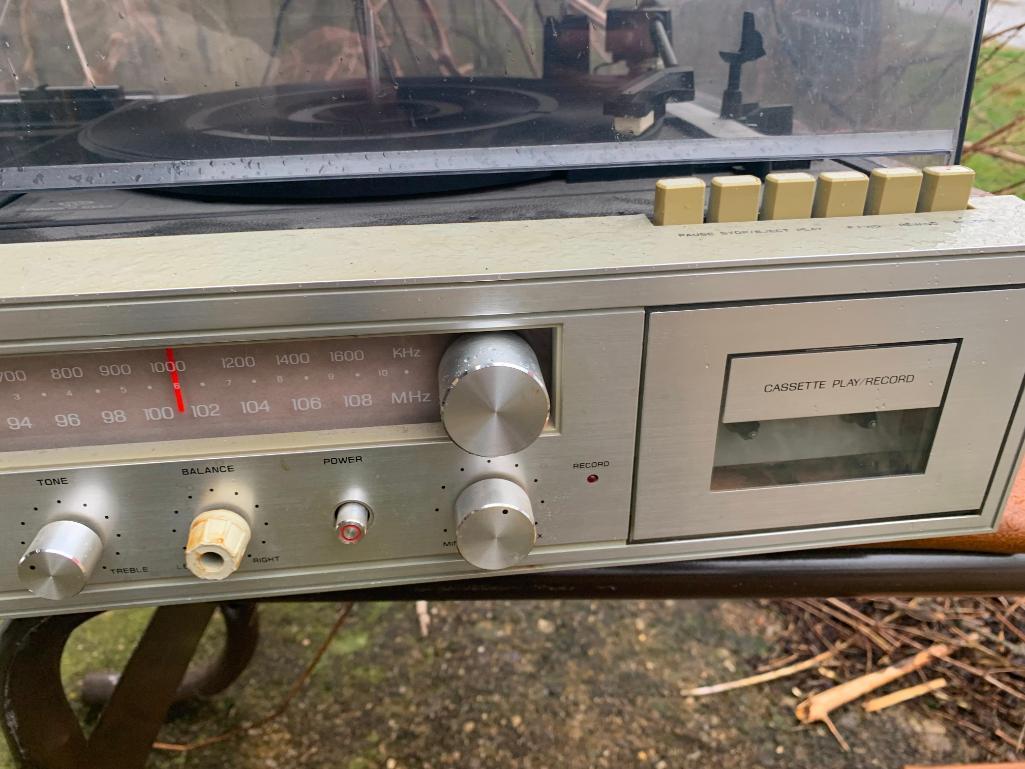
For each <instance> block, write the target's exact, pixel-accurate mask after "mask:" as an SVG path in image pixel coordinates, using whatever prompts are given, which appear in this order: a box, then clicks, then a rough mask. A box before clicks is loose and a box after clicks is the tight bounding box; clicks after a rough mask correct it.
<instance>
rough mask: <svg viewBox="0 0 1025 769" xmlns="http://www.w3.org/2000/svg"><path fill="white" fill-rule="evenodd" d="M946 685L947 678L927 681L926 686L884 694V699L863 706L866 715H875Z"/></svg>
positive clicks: (877, 699)
mask: <svg viewBox="0 0 1025 769" xmlns="http://www.w3.org/2000/svg"><path fill="white" fill-rule="evenodd" d="M946 685H947V679H946V678H934V679H932V680H931V681H926V682H925V683H924V684H916V685H915V686H908V687H906V688H904V689H898V690H897V691H895V692H890V693H889V694H884V695H883V696H882V697H876V698H875V699H871V700H869V701H868V702H866V703H865V704H864V705H862V707H863V708H865V712H866V713H875V712H877V711H880V710H885V709H886V708H890V707H893V706H894V705H899V704H900V703H902V702H907V701H908V700H913V699H915V698H916V697H921V696H923V695H925V694H929V692H934V691H936V690H937V689H942V688H943V687H944V686H946Z"/></svg>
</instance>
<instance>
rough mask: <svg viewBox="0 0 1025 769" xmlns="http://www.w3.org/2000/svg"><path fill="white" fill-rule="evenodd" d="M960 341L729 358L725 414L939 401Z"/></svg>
mask: <svg viewBox="0 0 1025 769" xmlns="http://www.w3.org/2000/svg"><path fill="white" fill-rule="evenodd" d="M956 349H957V344H955V343H954V342H936V343H931V344H915V345H891V346H887V347H860V348H854V349H850V350H829V351H823V352H799V353H778V354H772V355H737V356H733V357H732V358H730V366H729V374H728V377H729V380H728V384H727V387H726V403H725V405H724V406H723V416H722V421H723V422H724V423H726V424H730V423H733V422H761V421H767V420H770V419H794V418H799V417H820V416H828V415H832V414H860V413H865V412H870V411H900V410H903V409H922V408H933V407H936V406H939V405H940V402H941V401H942V400H943V391H944V389H945V387H946V384H947V378H948V376H949V374H950V367H951V363H952V362H953V359H954V352H955V350H956Z"/></svg>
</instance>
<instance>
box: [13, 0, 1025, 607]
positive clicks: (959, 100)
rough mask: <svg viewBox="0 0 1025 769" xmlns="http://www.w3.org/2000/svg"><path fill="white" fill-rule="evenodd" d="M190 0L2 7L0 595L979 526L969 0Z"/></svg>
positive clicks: (979, 377) (990, 464)
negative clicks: (378, 2)
mask: <svg viewBox="0 0 1025 769" xmlns="http://www.w3.org/2000/svg"><path fill="white" fill-rule="evenodd" d="M212 5H213V6H217V7H218V8H219V9H220V10H219V11H218V12H217V13H216V14H214V15H217V16H218V18H221V19H222V22H221V23H220V25H219V26H217V27H216V28H214V27H211V26H210V25H209V23H208V21H207V17H206V16H203V15H196V16H195V17H192V16H191V15H190V14H189V13H188V12H185V11H181V10H178V11H176V12H175V13H176V14H177V15H175V16H174V18H173V20H172V19H168V24H169V25H170V26H169V27H168V29H173V30H174V32H173V36H174V39H175V41H177V40H179V39H190V40H192V39H195V40H196V41H197V46H196V50H195V51H192V50H191V47H189V49H188V50H186V48H183V47H181V46H179V45H178V43H177V42H174V43H173V51H174V56H173V57H169V56H168V55H167V50H171V46H172V41H171V38H170V37H167V36H168V35H172V33H171V32H164V31H161V29H163V28H160V29H158V27H159V26H160V25H153V24H149V23H148V22H145V23H143V22H140V20H139V19H137V18H135V17H134V15H133V14H112V13H110V9H109V8H108V6H109V4H104V3H99V2H91V0H82V2H80V3H76V4H75V7H74V9H69V13H68V14H65V21H67V22H68V23H69V24H70V23H71V21H75V22H76V23H77V27H76V46H77V47H76V51H71V48H67V47H66V46H65V45H64V42H63V38H62V42H61V44H60V45H52V44H50V43H48V40H49V38H48V37H47V35H48V34H50V32H49V31H48V29H47V28H46V25H41V24H39V23H38V19H37V18H36V17H34V16H32V15H31V13H30V11H29V10H28V9H27V7H19V8H13V7H12V10H11V14H12V17H11V21H9V22H8V23H11V24H16V23H17V24H20V27H19V28H20V29H21V30H22V32H23V34H22V35H21V37H20V38H19V39H18V40H15V41H13V42H12V45H11V46H10V47H9V51H8V53H9V55H8V56H7V61H8V62H9V63H10V62H15V63H18V62H20V63H21V64H20V65H19V66H22V69H21V70H19V72H18V76H17V77H16V78H13V79H11V80H10V82H14V83H18V84H19V90H18V91H17V92H11V93H6V94H0V195H2V196H4V197H3V198H2V199H0V510H2V516H0V534H2V536H0V614H3V615H30V614H43V613H52V612H63V611H80V610H87V609H97V608H109V607H115V606H131V605H140V604H155V603H173V602H181V601H197V600H216V599H223V598H231V597H246V596H259V595H272V594H289V593H301V592H313V591H322V590H331V589H336V588H343V587H354V586H368V585H382V584H389V583H400V582H415V581H425V580H442V579H453V578H459V577H467V576H472V575H479V574H483V573H516V572H524V571H528V570H536V569H555V568H569V567H575V566H585V565H587V566H593V565H605V564H625V563H641V562H654V561H663V560H672V559H684V558H698V557H705V556H713V555H728V554H745V553H755V552H765V551H775V550H785V549H793V548H810V547H819V546H826V545H844V544H854V543H866V542H878V541H890V540H897V539H901V538H910V537H922V536H942V535H948V534H957V533H968V532H981V531H987V530H990V529H992V528H993V527H994V526H995V525H996V523H997V521H998V519H999V516H1000V512H1001V509H1002V504H1003V500H1004V497H1005V495H1006V492H1007V488H1008V482H1009V479H1010V478H1011V477H1012V474H1013V471H1014V469H1015V467H1016V463H1017V460H1018V455H1019V451H1020V448H1021V444H1022V436H1023V431H1025V415H1023V414H1022V411H1021V408H1020V396H1021V392H1022V385H1023V381H1025V345H1023V344H1022V329H1023V328H1025V203H1023V202H1022V201H1019V200H1018V199H1017V198H1011V197H976V198H973V199H972V202H971V203H969V202H968V191H969V188H970V186H971V176H970V173H969V172H967V171H965V170H964V169H959V168H957V167H954V166H950V165H948V164H951V163H956V161H957V154H958V148H959V146H960V143H961V139H962V134H963V125H964V123H963V118H964V109H965V103H966V97H967V95H968V94H969V93H970V83H971V76H972V69H973V66H974V61H975V58H976V55H977V44H978V40H979V30H980V29H981V22H982V7H981V2H967V3H961V4H956V5H951V4H947V5H946V6H945V7H944V8H942V9H941V8H936V9H928V8H926V9H910V8H908V7H906V4H903V3H901V2H898V1H897V0H887V1H886V2H881V3H873V4H852V3H849V2H847V1H846V0H798V1H796V2H788V3H787V4H785V5H782V4H781V5H779V6H777V4H775V3H772V2H768V0H750V2H745V3H740V2H733V0H729V1H728V2H719V0H716V2H711V0H692V1H691V2H686V3H685V2H683V0H669V1H668V2H665V3H664V4H661V5H655V4H650V3H648V4H643V5H642V7H639V8H638V7H636V4H635V3H633V2H629V3H627V2H613V3H611V4H603V5H600V6H599V5H596V4H591V3H589V2H585V1H584V0H580V2H577V3H575V4H573V11H572V12H570V13H568V14H567V13H564V12H563V10H562V9H561V4H558V3H546V2H541V3H536V2H526V1H525V0H510V2H509V4H508V8H507V12H504V13H499V12H498V11H497V10H496V8H498V6H496V5H495V4H492V3H486V2H472V3H471V2H467V3H463V4H452V5H451V6H448V7H447V8H446V9H440V6H439V9H435V10H433V11H431V13H432V14H433V17H431V16H430V14H428V15H426V16H425V15H424V14H425V13H426V11H424V7H426V6H424V7H421V5H420V4H406V6H403V5H402V4H387V5H386V6H382V7H380V8H376V9H375V8H374V7H372V6H371V5H370V4H368V3H366V2H361V1H359V0H358V1H357V2H355V3H351V2H347V3H341V2H340V3H337V4H335V5H334V6H333V5H332V4H330V3H328V4H324V6H325V7H324V8H323V9H322V11H323V12H321V11H318V14H317V15H316V16H315V17H312V16H309V15H308V14H306V13H305V12H304V11H302V9H301V8H298V7H290V6H289V5H288V4H287V3H286V4H282V5H281V8H280V10H279V11H278V12H277V14H276V15H274V14H271V15H261V12H259V11H257V10H254V7H253V6H252V4H247V3H245V2H242V0H214V2H213V3H212ZM298 5H301V4H296V6H298ZM606 5H608V6H609V7H607V8H606ZM92 6H96V7H92ZM407 6H408V7H407ZM464 6H465V7H464ZM549 6H551V7H549ZM332 8H334V9H335V10H336V11H337V13H335V15H334V16H332V13H334V11H332ZM354 9H355V11H354ZM72 12H73V13H74V14H76V15H78V16H80V18H77V19H68V18H67V16H68V15H69V14H70V13H72ZM211 13H212V14H213V13H214V12H213V11H211ZM26 14H28V15H26ZM115 16H116V17H115ZM172 21H173V24H172V23H171V22H172ZM471 22H472V23H471ZM165 37H166V39H165ZM143 39H144V40H145V44H142V43H140V41H141V40H143ZM325 39H330V40H332V41H334V43H333V44H332V45H333V46H334V47H332V46H328V45H323V44H321V43H318V42H317V41H323V40H325ZM124 41H135V43H134V44H131V45H126V44H125V43H124ZM267 41H269V42H267ZM417 41H420V42H417ZM425 46H426V49H425V48H424V47H425ZM337 47H340V50H342V51H343V53H345V52H347V53H345V55H344V56H342V57H341V58H339V57H337V56H336V55H335V53H336V52H335V48H337ZM65 49H66V50H65ZM165 49H167V50H165ZM214 51H215V52H217V54H216V56H212V55H210V52H214ZM204 52H205V53H204ZM349 54H351V55H349ZM325 57H326V58H325ZM169 62H173V63H169ZM10 66H12V67H13V66H14V64H11V65H10ZM83 80H84V82H85V83H86V85H85V86H84V87H83V86H81V85H79V83H80V82H81V81H83ZM2 82H7V80H3V81H2ZM923 82H928V83H930V84H931V85H930V89H929V93H928V94H927V95H926V96H923V94H924V92H923V91H922V89H921V88H920V87H917V86H916V87H912V86H911V85H909V84H912V83H919V84H920V83H923ZM61 84H66V85H61ZM3 87H6V86H3ZM919 166H928V167H930V168H927V169H926V172H925V175H924V177H923V175H922V173H921V172H920V171H919V170H918V167H919ZM933 166H935V168H933ZM869 175H871V181H870V179H869ZM657 179H662V181H660V182H659V183H658V185H656V180H657ZM503 184H508V185H509V186H507V187H505V188H502V187H501V185H503ZM131 188H159V189H158V190H157V191H156V192H144V191H138V190H133V189H131ZM325 199H331V200H332V201H334V202H322V201H324V200H325Z"/></svg>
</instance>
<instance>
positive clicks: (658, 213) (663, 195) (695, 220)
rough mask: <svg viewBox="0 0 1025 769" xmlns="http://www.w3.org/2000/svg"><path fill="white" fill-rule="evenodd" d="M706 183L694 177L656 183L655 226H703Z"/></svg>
mask: <svg viewBox="0 0 1025 769" xmlns="http://www.w3.org/2000/svg"><path fill="white" fill-rule="evenodd" d="M704 219H705V182H704V180H703V179H698V178H697V177H694V176H686V177H681V178H679V179H659V180H658V181H657V182H655V224H658V225H663V224H701V222H703V221H704Z"/></svg>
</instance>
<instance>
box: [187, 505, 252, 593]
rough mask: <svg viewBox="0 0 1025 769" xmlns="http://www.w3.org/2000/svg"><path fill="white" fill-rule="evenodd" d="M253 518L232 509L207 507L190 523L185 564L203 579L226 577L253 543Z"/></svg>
mask: <svg viewBox="0 0 1025 769" xmlns="http://www.w3.org/2000/svg"><path fill="white" fill-rule="evenodd" d="M250 536H252V533H251V531H250V528H249V522H248V521H246V519H245V518H243V517H242V516H241V515H239V514H238V513H236V512H234V511H232V510H207V511H206V512H204V513H200V514H199V515H197V516H196V517H195V519H194V520H193V521H192V525H191V526H190V527H189V541H188V544H186V545H185V565H186V566H187V567H188V568H189V571H191V572H192V573H193V574H195V575H196V576H197V577H199V578H200V579H224V578H226V577H229V576H231V575H232V574H234V573H235V570H236V569H238V567H239V565H240V564H241V563H242V558H243V557H244V556H245V554H246V548H247V547H249V537H250Z"/></svg>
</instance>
